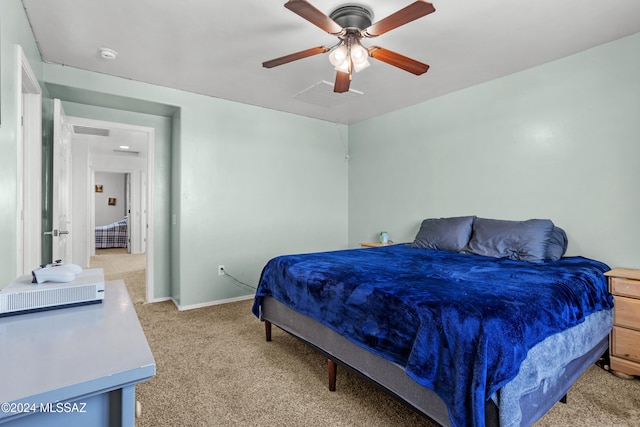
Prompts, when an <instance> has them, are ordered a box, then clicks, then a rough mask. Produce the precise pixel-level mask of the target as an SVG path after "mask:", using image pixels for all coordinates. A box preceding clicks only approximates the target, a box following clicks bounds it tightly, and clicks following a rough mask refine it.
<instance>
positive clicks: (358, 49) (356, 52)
mask: <svg viewBox="0 0 640 427" xmlns="http://www.w3.org/2000/svg"><path fill="white" fill-rule="evenodd" d="M350 50H351V61H352V62H353V69H354V70H355V71H356V73H357V72H358V71H360V70H364V69H365V68H367V67H368V66H369V65H371V64H369V61H368V60H367V58H368V57H369V51H368V50H367V49H366V48H365V47H364V46H362V45H361V44H360V42H359V41H356V43H354V44H352V45H351V49H350Z"/></svg>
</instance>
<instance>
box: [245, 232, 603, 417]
mask: <svg viewBox="0 0 640 427" xmlns="http://www.w3.org/2000/svg"><path fill="white" fill-rule="evenodd" d="M608 269H609V268H608V267H607V266H606V265H605V264H603V263H601V262H598V261H594V260H590V259H586V258H582V257H568V258H562V259H561V260H559V261H548V262H544V263H528V262H524V261H513V260H507V259H497V258H489V257H483V256H478V255H467V254H459V253H454V252H447V251H437V250H428V249H418V248H413V247H409V246H407V245H395V246H390V247H383V248H372V249H352V250H344V251H335V252H322V253H311V254H301V255H287V256H281V257H277V258H274V259H272V260H270V261H269V262H268V263H267V265H266V266H265V267H264V270H263V272H262V277H261V279H260V283H259V286H258V289H257V291H256V296H255V301H254V305H253V313H254V314H255V315H256V316H259V307H260V301H261V299H262V297H264V296H272V297H274V298H275V299H277V300H278V301H280V302H282V303H284V304H286V305H288V306H289V307H291V308H293V309H295V310H296V311H299V312H300V313H302V314H305V315H307V316H309V317H311V318H313V319H315V320H317V321H318V322H320V323H323V324H324V325H326V326H328V327H329V328H331V329H333V330H334V331H336V332H338V333H340V334H341V335H343V336H345V337H346V338H348V339H349V340H350V341H352V342H354V343H356V344H358V345H360V346H362V347H364V348H366V349H368V350H370V351H372V352H374V353H376V354H378V355H380V356H382V357H384V358H386V359H388V360H391V361H393V362H396V363H399V364H401V365H402V366H404V367H405V369H406V372H407V373H408V375H410V376H411V377H412V378H413V379H414V380H415V381H417V382H418V383H420V384H422V385H423V386H426V387H429V388H430V389H432V390H434V391H435V392H436V393H437V394H438V395H439V396H440V397H441V398H442V399H443V400H444V402H445V403H446V404H447V407H448V408H449V414H450V421H451V424H452V425H453V426H463V425H474V426H482V425H484V408H485V403H486V402H487V400H488V399H489V397H490V396H491V395H492V394H493V393H494V392H495V391H496V390H498V389H499V388H500V387H502V386H503V385H504V384H506V383H507V382H509V381H510V380H511V379H513V378H514V377H515V376H516V375H517V373H518V369H519V366H520V363H521V362H522V361H523V360H524V359H525V357H526V356H527V351H528V350H529V349H530V348H532V347H533V346H534V345H536V344H537V343H539V342H541V341H542V340H543V339H544V338H546V337H547V336H549V335H551V334H554V333H557V332H560V331H563V330H564V329H567V328H569V327H571V326H574V325H577V324H579V323H581V322H583V321H584V318H585V317H586V316H588V315H589V314H591V313H594V312H596V311H598V310H602V309H608V308H611V307H613V299H612V297H611V296H610V295H609V293H608V291H607V282H606V279H605V277H604V275H603V273H604V272H605V271H607V270H608Z"/></svg>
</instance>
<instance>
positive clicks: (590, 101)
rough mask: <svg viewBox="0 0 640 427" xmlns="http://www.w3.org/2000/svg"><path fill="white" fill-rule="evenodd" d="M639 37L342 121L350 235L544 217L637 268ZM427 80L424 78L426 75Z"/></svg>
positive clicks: (574, 249) (581, 248) (585, 247)
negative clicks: (461, 220)
mask: <svg viewBox="0 0 640 427" xmlns="http://www.w3.org/2000/svg"><path fill="white" fill-rule="evenodd" d="M638 52H640V35H638V34H637V35H634V36H631V37H627V38H625V39H622V40H619V41H616V42H612V43H609V44H606V45H603V46H600V47H597V48H594V49H591V50H588V51H585V52H582V53H579V54H576V55H573V56H570V57H567V58H564V59H561V60H558V61H554V62H552V63H548V64H546V65H542V66H539V67H536V68H533V69H530V70H527V71H524V72H520V73H517V74H513V75H510V76H507V77H504V78H501V79H498V80H494V81H491V82H488V83H485V84H482V85H478V86H475V87H472V88H469V89H465V90H462V91H459V92H456V93H452V94H449V95H446V96H442V97H440V98H437V99H434V100H431V101H428V102H425V103H422V104H419V105H416V106H413V107H410V108H406V109H403V110H400V111H396V112H393V113H390V114H386V115H384V116H381V117H377V118H374V119H371V120H368V121H364V122H361V123H358V124H356V125H352V126H351V127H350V128H349V148H350V155H351V160H350V165H349V241H350V244H351V245H352V246H355V245H356V244H357V243H358V242H360V241H363V240H370V239H372V238H374V237H375V234H376V233H378V232H379V231H380V230H386V231H388V232H389V233H390V238H391V239H393V240H396V241H411V240H413V238H414V236H415V234H416V232H417V231H418V228H419V226H420V222H421V220H422V219H424V218H429V217H446V216H455V215H469V214H475V215H478V216H483V217H490V218H502V219H528V218H536V217H537V218H551V219H552V220H553V221H554V222H555V223H556V224H557V225H559V226H560V227H563V228H564V229H565V230H566V231H567V234H568V236H569V241H570V243H569V251H568V253H569V254H570V255H576V254H580V255H583V256H587V257H592V258H597V259H600V260H602V261H605V262H607V263H609V264H610V265H611V266H612V267H614V266H628V267H635V268H640V245H638V237H640V221H639V220H638V218H640V197H638V194H639V188H638V187H639V185H640V168H638V159H640V139H639V138H640V54H638ZM425 84H428V75H427V77H426V80H425Z"/></svg>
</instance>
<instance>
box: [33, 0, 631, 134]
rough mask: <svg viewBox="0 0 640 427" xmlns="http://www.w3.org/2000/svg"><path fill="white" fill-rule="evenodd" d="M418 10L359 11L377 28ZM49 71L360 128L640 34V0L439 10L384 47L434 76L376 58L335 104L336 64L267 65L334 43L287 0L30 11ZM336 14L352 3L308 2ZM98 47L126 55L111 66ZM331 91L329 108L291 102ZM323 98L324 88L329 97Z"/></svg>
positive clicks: (379, 1)
mask: <svg viewBox="0 0 640 427" xmlns="http://www.w3.org/2000/svg"><path fill="white" fill-rule="evenodd" d="M411 2H412V0H398V1H389V0H365V1H356V3H360V4H363V5H365V6H367V7H368V8H369V9H371V10H373V13H374V17H373V21H374V22H376V21H378V20H380V19H382V18H384V17H386V16H387V15H390V14H391V13H393V12H395V11H396V10H398V9H401V8H402V7H404V6H406V5H408V4H410V3H411ZM22 3H23V4H24V7H25V9H26V12H27V16H28V18H29V21H30V23H31V26H32V27H33V31H34V34H35V37H36V40H37V43H38V45H39V48H40V52H41V54H42V58H43V60H45V61H48V62H53V63H58V64H64V65H68V66H72V67H77V68H81V69H85V70H90V71H95V72H99V73H103V74H108V75H113V76H120V77H124V78H127V79H133V80H137V81H142V82H148V83H153V84H156V85H160V86H166V87H171V88H177V89H182V90H185V91H189V92H195V93H199V94H205V95H210V96H213V97H217V98H223V99H228V100H234V101H238V102H242V103H246V104H251V105H257V106H262V107H266V108H271V109H275V110H280V111H288V112H292V113H296V114H301V115H304V116H309V117H315V118H319V119H323V120H328V121H331V122H338V123H346V124H350V123H355V122H358V121H361V120H365V119H368V118H371V117H374V116H377V115H380V114H383V113H386V112H389V111H393V110H397V109H399V108H403V107H407V106H410V105H413V104H417V103H420V102H422V101H425V100H428V99H431V98H434V97H437V96H440V95H443V94H446V93H449V92H453V91H457V90H460V89H463V88H466V87H469V86H472V85H476V84H478V83H482V82H486V81H489V80H492V79H495V78H498V77H501V76H505V75H508V74H511V73H514V72H517V71H521V70H524V69H527V68H531V67H534V66H536V65H540V64H543V63H546V62H549V61H553V60H555V59H558V58H562V57H564V56H567V55H571V54H573V53H576V52H580V51H583V50H586V49H589V48H591V47H594V46H598V45H600V44H603V43H607V42H610V41H613V40H616V39H619V38H622V37H625V36H628V35H631V34H635V33H637V32H640V1H638V0H606V1H602V0H598V1H596V0H528V1H524V0H520V1H518V0H483V1H479V0H440V1H439V0H434V1H433V2H432V3H433V5H434V6H435V9H436V11H435V12H434V13H432V14H430V15H427V16H426V17H423V18H420V19H418V20H416V21H414V22H411V23H409V24H407V25H405V26H402V27H399V28H396V29H395V30H393V31H390V32H389V33H386V34H383V35H382V36H380V37H378V38H376V39H366V40H365V41H364V44H365V45H366V46H372V45H379V46H382V47H385V48H387V49H390V50H393V51H395V52H397V53H400V54H403V55H406V56H409V57H411V58H414V59H416V60H418V61H421V62H425V63H427V64H429V65H430V66H431V68H430V69H429V71H428V72H427V73H426V74H423V75H422V76H414V75H413V74H410V73H407V72H405V71H402V70H400V69H397V68H395V67H392V66H390V65H388V64H385V63H383V62H380V61H376V60H375V59H371V60H370V62H371V63H372V64H371V66H370V67H369V68H367V69H365V70H363V71H362V72H360V73H357V74H354V76H353V81H352V83H351V88H352V89H355V90H357V91H360V92H362V93H363V95H353V94H351V95H348V94H334V93H333V92H332V84H333V81H334V77H335V71H334V70H333V68H332V66H331V65H330V63H329V58H328V54H323V55H317V56H314V57H310V58H306V59H302V60H299V61H296V62H292V63H289V64H285V65H282V66H279V67H276V68H272V69H266V68H263V67H262V65H261V64H262V62H263V61H266V60H269V59H273V58H276V57H280V56H283V55H286V54H289V53H293V52H297V51H300V50H304V49H307V48H311V47H316V46H320V45H327V46H332V45H334V44H335V42H337V39H336V38H335V37H334V36H331V35H329V34H326V33H324V32H323V31H322V30H320V29H319V28H318V27H316V26H314V25H312V24H311V23H309V22H307V21H306V20H304V19H302V18H301V17H299V16H298V15H296V14H294V13H293V12H291V11H289V10H287V9H285V8H284V7H283V5H284V3H285V0H242V1H225V2H222V1H220V0H180V1H176V0H110V1H104V0H56V1H47V0H22ZM310 3H311V4H313V5H314V6H315V7H316V8H318V9H320V10H321V11H323V12H324V13H326V14H327V15H328V14H329V13H330V12H331V11H332V10H334V9H335V8H336V7H338V6H340V5H343V4H346V3H352V2H350V1H349V0H347V1H341V0H310ZM100 47H108V48H111V49H113V50H115V51H117V52H118V57H117V59H115V60H112V61H106V60H104V59H102V58H101V57H100V55H99V52H98V49H99V48H100ZM322 81H327V82H330V83H331V84H330V85H324V84H320V85H318V87H319V88H327V90H326V93H321V94H320V96H319V97H316V99H319V100H320V101H314V102H312V103H310V102H306V101H301V100H299V99H296V98H294V96H295V95H296V94H297V93H299V92H300V91H303V90H304V89H306V88H309V87H310V86H313V85H316V84H318V83H320V82H322ZM323 90H324V89H323Z"/></svg>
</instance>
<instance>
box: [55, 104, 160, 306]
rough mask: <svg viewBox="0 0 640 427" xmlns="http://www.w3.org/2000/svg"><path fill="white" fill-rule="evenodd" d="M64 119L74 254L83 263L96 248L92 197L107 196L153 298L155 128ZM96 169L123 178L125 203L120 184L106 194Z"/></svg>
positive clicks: (98, 171) (147, 298)
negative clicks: (69, 131) (123, 222)
mask: <svg viewBox="0 0 640 427" xmlns="http://www.w3.org/2000/svg"><path fill="white" fill-rule="evenodd" d="M67 119H68V122H69V123H70V124H71V126H72V128H73V135H72V142H71V147H72V148H71V151H72V159H73V161H72V163H73V167H72V169H73V171H72V174H73V180H72V181H73V188H72V194H73V201H72V207H71V210H72V216H73V218H74V229H75V230H76V231H75V233H74V241H73V248H74V249H73V250H74V255H73V259H74V260H75V263H76V264H80V265H84V266H88V265H89V264H90V262H91V256H92V255H94V254H95V253H96V226H98V225H105V224H97V223H96V201H97V200H101V199H102V198H100V197H98V196H106V198H104V200H103V201H104V203H105V204H107V205H106V206H107V207H108V208H112V209H113V210H118V209H121V210H122V214H123V215H122V216H123V217H124V216H127V221H128V223H129V224H130V227H131V232H132V236H131V239H130V242H131V243H130V245H129V248H130V249H131V250H132V253H133V254H134V255H137V256H140V255H141V254H144V258H145V261H146V263H145V264H146V291H145V294H146V300H147V301H153V300H154V289H153V283H154V282H153V240H154V239H153V238H154V236H153V230H154V225H153V224H154V215H153V210H152V209H148V207H150V206H153V180H152V179H147V177H153V170H154V129H153V128H149V127H144V126H136V125H128V124H124V123H116V122H107V121H102V120H92V119H85V118H80V117H72V116H68V117H67ZM101 173H109V174H113V175H114V176H121V177H124V176H127V177H128V179H125V184H123V185H124V186H126V187H127V188H129V190H130V193H129V194H130V202H129V204H128V205H127V203H126V200H125V199H126V198H127V196H126V195H124V194H126V193H124V189H123V193H122V194H123V195H122V196H121V195H119V194H121V193H118V195H115V194H111V196H110V195H109V191H110V190H109V188H110V187H105V183H104V182H99V181H100V180H101V178H96V177H97V176H98V177H100V176H101V175H100V174H101ZM99 189H100V190H101V193H99V192H98V190H99ZM109 199H113V200H109ZM109 203H112V204H111V205H109ZM125 209H126V211H125ZM127 229H129V226H128V227H127Z"/></svg>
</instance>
